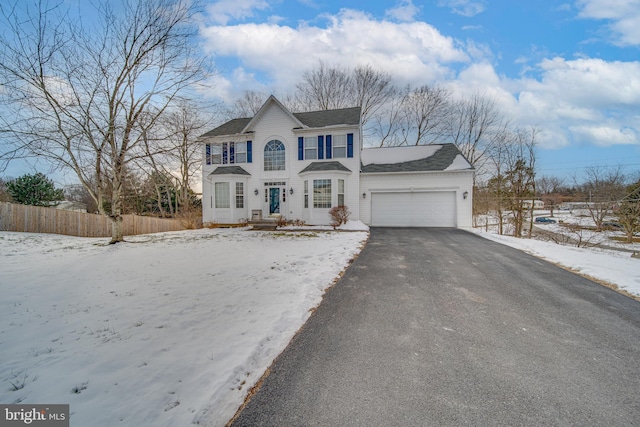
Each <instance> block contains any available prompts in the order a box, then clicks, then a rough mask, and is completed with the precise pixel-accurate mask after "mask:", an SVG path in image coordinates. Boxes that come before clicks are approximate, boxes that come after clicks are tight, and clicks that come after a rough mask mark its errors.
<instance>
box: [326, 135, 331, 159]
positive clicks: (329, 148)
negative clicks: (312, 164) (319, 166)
mask: <svg viewBox="0 0 640 427" xmlns="http://www.w3.org/2000/svg"><path fill="white" fill-rule="evenodd" d="M326 140H327V144H326V145H327V159H330V158H331V135H327V137H326Z"/></svg>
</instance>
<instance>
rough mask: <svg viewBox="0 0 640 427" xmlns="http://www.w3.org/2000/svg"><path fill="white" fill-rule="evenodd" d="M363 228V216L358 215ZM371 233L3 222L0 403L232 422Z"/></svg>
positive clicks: (145, 422)
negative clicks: (83, 227)
mask: <svg viewBox="0 0 640 427" xmlns="http://www.w3.org/2000/svg"><path fill="white" fill-rule="evenodd" d="M362 229H365V230H366V227H362V228H361V230H362ZM367 237H368V233H366V232H363V231H359V232H325V231H318V232H304V231H299V232H286V233H283V232H278V233H268V232H255V231H248V230H245V229H215V230H209V229H203V230H192V231H184V232H175V233H162V234H155V235H144V236H136V237H128V238H127V240H128V242H126V243H122V244H117V245H112V246H109V245H106V243H107V241H108V239H90V238H76V237H67V236H60V235H45V234H27V233H9V232H1V233H0V265H1V268H0V294H1V295H2V298H1V299H0V361H1V363H0V402H2V403H18V402H24V403H44V404H55V403H65V404H70V410H71V425H73V426H93V427H100V426H104V427H112V426H115V425H126V426H154V427H160V426H187V425H191V424H204V425H209V424H211V425H224V423H225V422H226V421H227V420H228V419H229V418H230V417H231V416H232V415H233V414H234V412H235V410H236V409H237V408H238V406H239V405H240V404H241V403H242V401H243V399H244V397H245V395H246V393H247V392H248V390H249V389H250V388H251V386H252V385H254V384H255V382H256V381H257V380H258V379H259V378H260V377H261V375H262V374H263V373H264V371H265V369H266V368H267V367H268V366H269V365H270V363H271V362H272V360H273V359H274V358H275V357H276V356H277V355H278V354H279V353H280V352H281V351H282V349H284V347H285V346H286V345H287V343H288V342H289V340H290V339H291V338H292V336H293V335H294V334H295V332H296V331H297V330H298V329H299V327H300V326H301V325H302V324H303V323H304V322H305V320H306V319H307V318H308V316H309V315H310V310H312V309H313V308H314V307H315V306H317V305H318V304H319V302H320V301H321V299H322V295H323V293H324V291H325V290H326V289H327V287H329V286H330V285H331V284H332V283H333V282H334V280H335V279H336V277H338V276H339V275H340V273H341V272H342V271H343V270H344V269H345V268H346V267H347V266H348V264H349V262H350V260H352V259H353V257H354V256H355V255H356V254H357V253H358V252H359V251H360V249H361V246H362V245H363V243H364V242H365V241H366V239H367Z"/></svg>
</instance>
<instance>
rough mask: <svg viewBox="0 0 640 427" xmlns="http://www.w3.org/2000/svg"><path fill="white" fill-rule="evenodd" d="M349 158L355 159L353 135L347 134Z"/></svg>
mask: <svg viewBox="0 0 640 427" xmlns="http://www.w3.org/2000/svg"><path fill="white" fill-rule="evenodd" d="M347 157H353V134H352V133H348V134H347Z"/></svg>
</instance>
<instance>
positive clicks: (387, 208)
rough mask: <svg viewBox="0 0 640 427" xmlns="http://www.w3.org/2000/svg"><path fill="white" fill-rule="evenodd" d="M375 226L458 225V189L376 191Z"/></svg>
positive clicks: (373, 213) (373, 205)
mask: <svg viewBox="0 0 640 427" xmlns="http://www.w3.org/2000/svg"><path fill="white" fill-rule="evenodd" d="M371 225H373V226H378V227H455V226H456V193H455V192H454V191H431V192H413V193H411V192H407V193H372V194H371Z"/></svg>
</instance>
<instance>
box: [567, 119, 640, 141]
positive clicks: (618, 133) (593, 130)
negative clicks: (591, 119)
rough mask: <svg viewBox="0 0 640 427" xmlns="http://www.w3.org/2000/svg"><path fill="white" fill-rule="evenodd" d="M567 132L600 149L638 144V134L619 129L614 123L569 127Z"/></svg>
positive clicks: (631, 130) (628, 129)
mask: <svg viewBox="0 0 640 427" xmlns="http://www.w3.org/2000/svg"><path fill="white" fill-rule="evenodd" d="M569 130H570V131H571V132H572V133H573V134H574V135H575V136H576V137H578V138H580V139H581V140H582V141H585V142H589V143H591V144H593V145H597V146H601V147H610V146H612V145H632V144H638V142H639V140H640V138H639V135H638V132H637V131H635V130H634V129H631V128H620V127H618V126H616V123H611V124H603V125H592V126H589V125H583V126H570V127H569Z"/></svg>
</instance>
